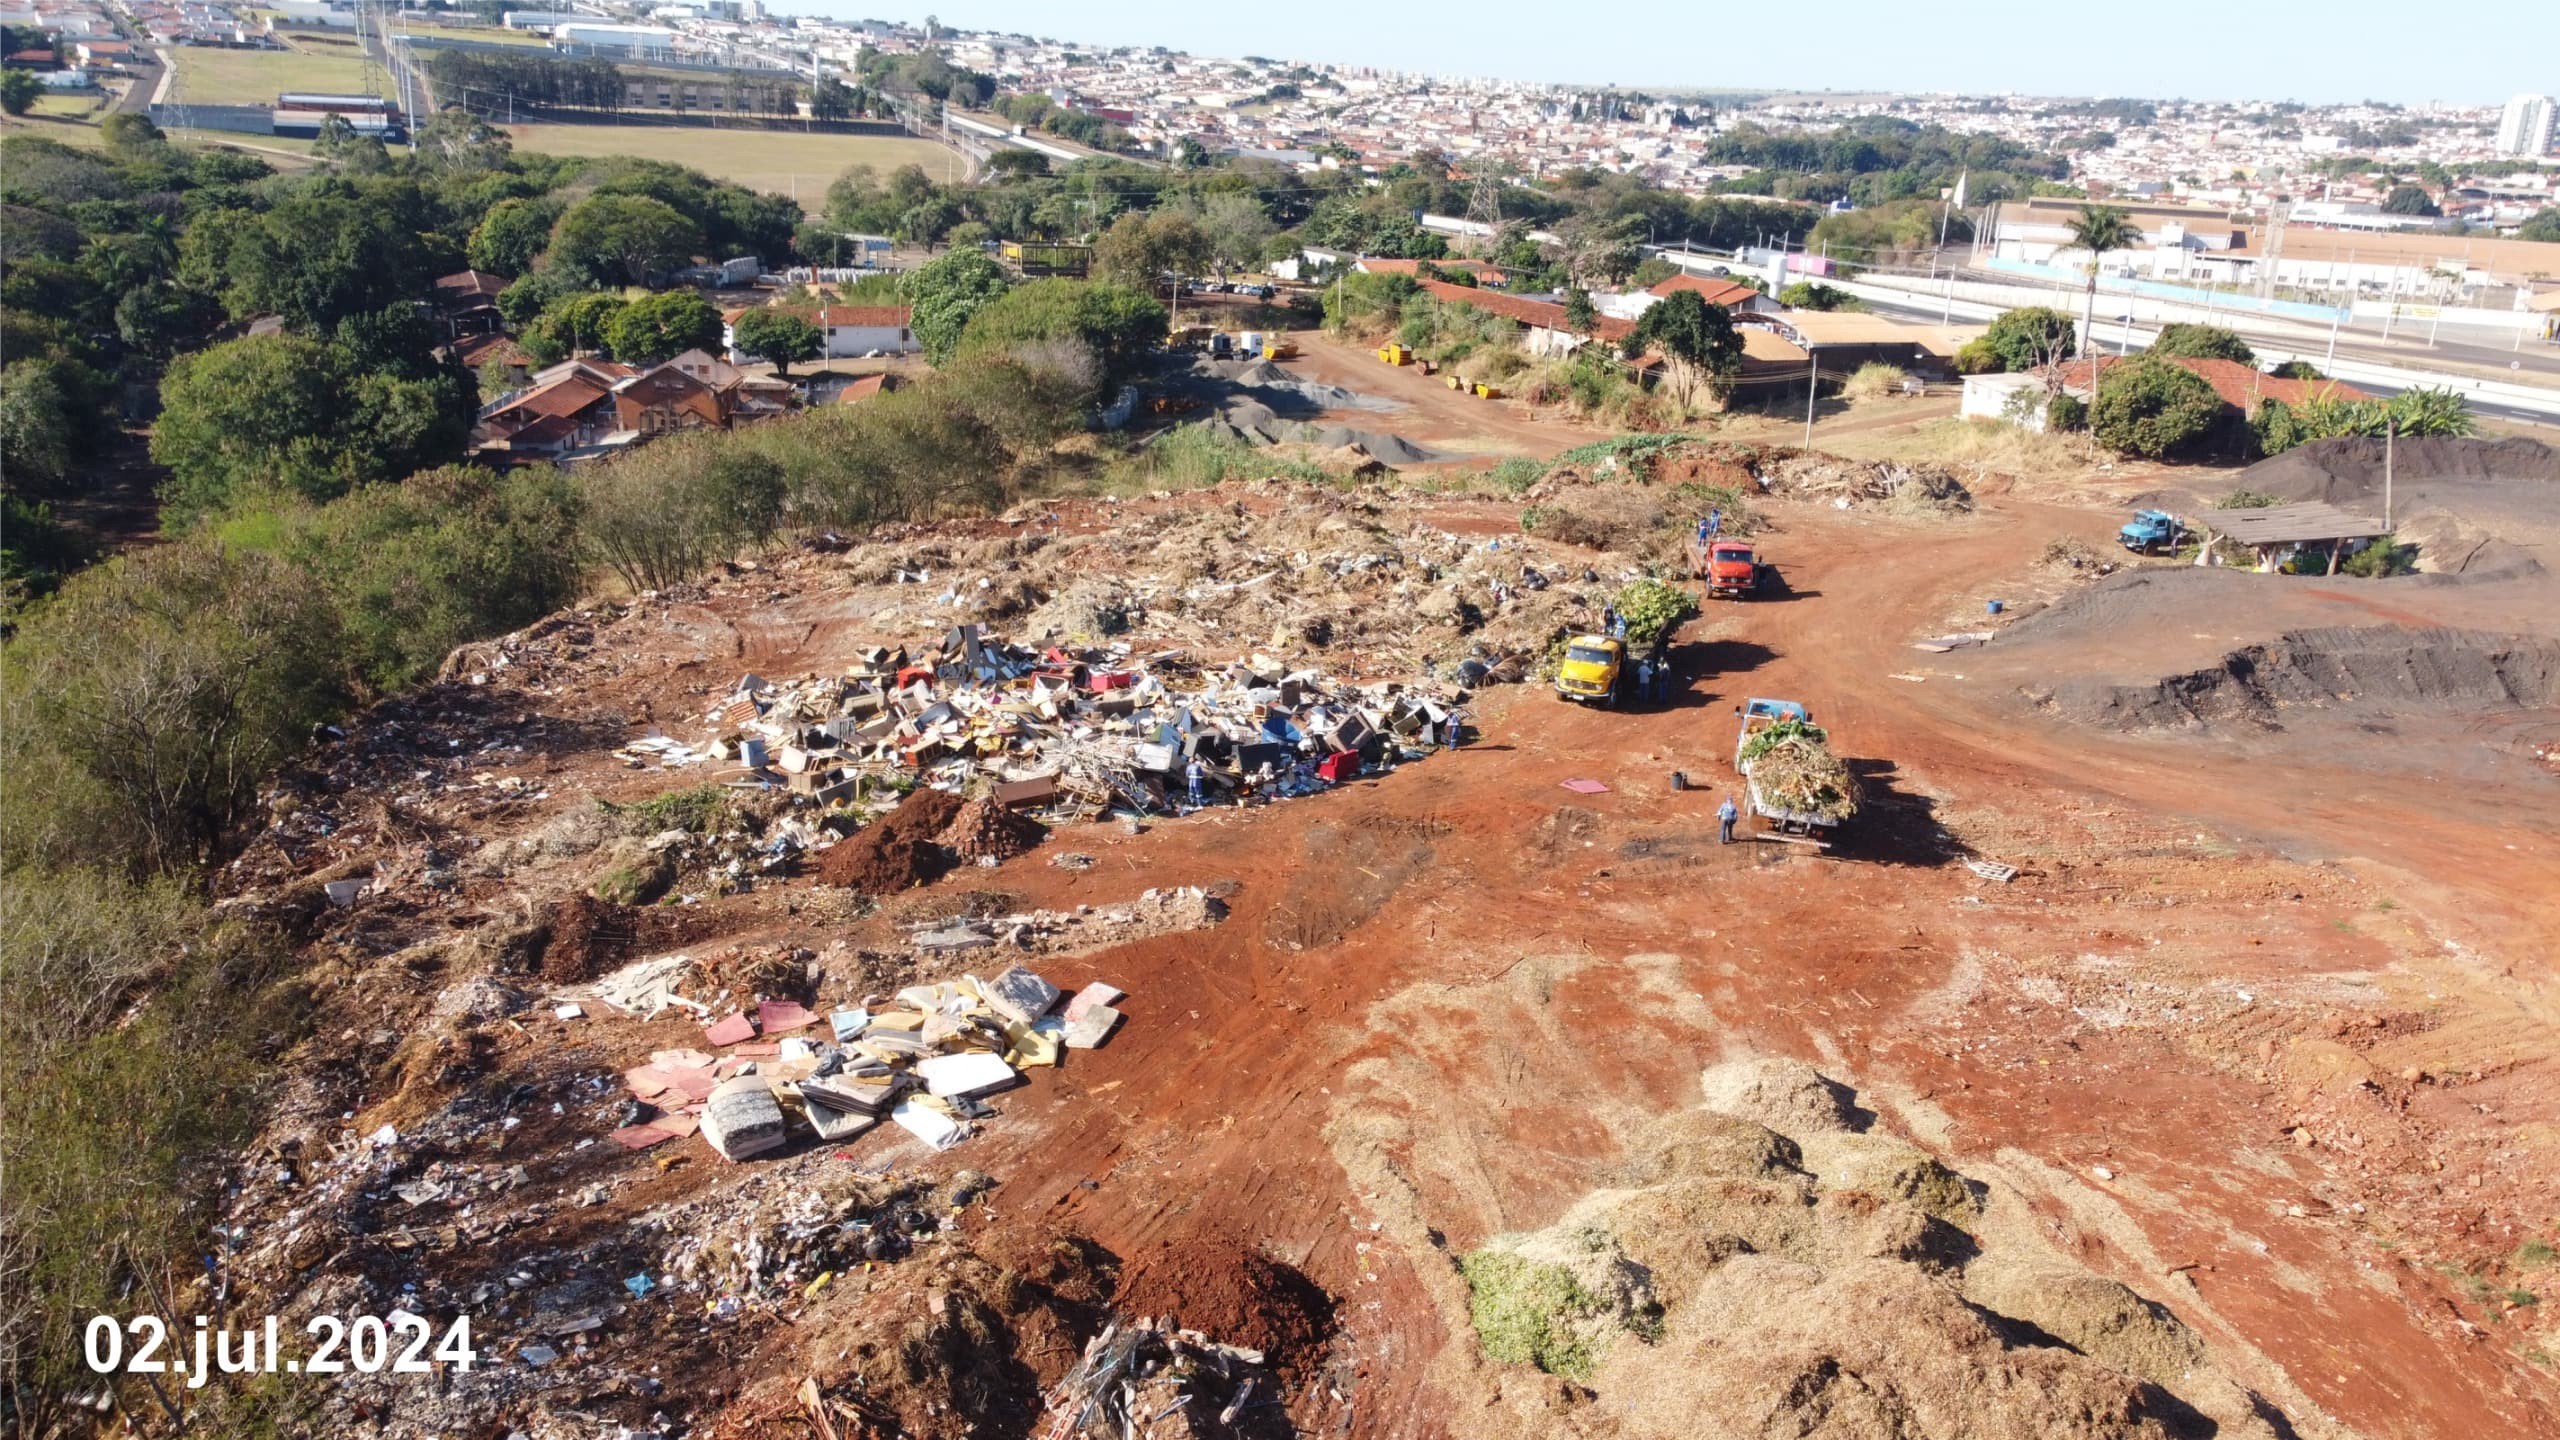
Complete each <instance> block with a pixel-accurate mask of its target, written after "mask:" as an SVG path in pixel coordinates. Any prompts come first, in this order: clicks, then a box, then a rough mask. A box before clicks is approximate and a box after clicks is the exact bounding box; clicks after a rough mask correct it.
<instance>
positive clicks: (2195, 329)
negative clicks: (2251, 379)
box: [2145, 320, 2258, 365]
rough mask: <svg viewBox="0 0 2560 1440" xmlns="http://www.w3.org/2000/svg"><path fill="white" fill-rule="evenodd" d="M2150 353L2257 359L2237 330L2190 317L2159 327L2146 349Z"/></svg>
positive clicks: (2246, 361) (2249, 362)
mask: <svg viewBox="0 0 2560 1440" xmlns="http://www.w3.org/2000/svg"><path fill="white" fill-rule="evenodd" d="M2145 353H2147V354H2152V355H2184V356H2186V357H2188V358H2190V359H2195V360H2236V361H2238V362H2239V363H2241V364H2243V365H2255V364H2257V363H2258V352H2257V351H2255V350H2252V349H2250V348H2249V342H2248V341H2246V340H2243V339H2241V338H2240V336H2239V335H2238V333H2237V332H2234V331H2231V330H2226V329H2224V328H2223V327H2221V326H2219V325H2198V324H2195V323H2193V322H2191V321H2185V320H2180V321H2175V322H2173V323H2171V324H2167V325H2163V326H2161V327H2160V338H2159V339H2157V340H2154V341H2152V342H2151V346H2150V349H2149V350H2148V351H2146V352H2145Z"/></svg>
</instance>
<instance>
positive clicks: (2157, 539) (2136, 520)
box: [2116, 510, 2187, 555]
mask: <svg viewBox="0 0 2560 1440" xmlns="http://www.w3.org/2000/svg"><path fill="white" fill-rule="evenodd" d="M2186 534H2187V527H2186V526H2185V525H2183V524H2181V523H2180V522H2179V520H2178V517H2177V516H2175V515H2172V514H2170V513H2169V512H2168V511H2166V510H2137V511H2135V512H2134V515H2133V519H2132V521H2131V522H2130V523H2128V524H2127V525H2126V526H2125V527H2124V528H2123V529H2121V530H2118V531H2117V532H2116V543H2117V544H2120V545H2122V546H2124V548H2126V549H2127V550H2130V551H2132V552H2133V553H2135V554H2136V555H2148V554H2150V553H2152V552H2153V551H2155V550H2166V549H2168V548H2170V547H2171V546H2173V545H2176V544H2177V543H2178V542H2179V541H2180V540H2183V539H2185V538H2186Z"/></svg>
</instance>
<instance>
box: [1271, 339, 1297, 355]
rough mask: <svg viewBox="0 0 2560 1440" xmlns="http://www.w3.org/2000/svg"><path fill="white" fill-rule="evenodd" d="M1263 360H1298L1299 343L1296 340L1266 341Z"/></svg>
mask: <svg viewBox="0 0 2560 1440" xmlns="http://www.w3.org/2000/svg"><path fill="white" fill-rule="evenodd" d="M1262 358H1263V359H1265V360H1295V359H1297V358H1298V342H1297V341H1295V340H1283V339H1278V338H1273V339H1270V340H1265V341H1263V342H1262Z"/></svg>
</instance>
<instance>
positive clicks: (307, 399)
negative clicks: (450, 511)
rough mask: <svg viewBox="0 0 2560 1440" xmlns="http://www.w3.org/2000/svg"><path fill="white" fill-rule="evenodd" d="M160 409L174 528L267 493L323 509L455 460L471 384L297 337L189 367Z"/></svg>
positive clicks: (204, 358) (468, 414)
mask: <svg viewBox="0 0 2560 1440" xmlns="http://www.w3.org/2000/svg"><path fill="white" fill-rule="evenodd" d="M160 399H161V410H160V419H159V422H158V423H157V424H156V425H154V426H153V427H152V432H151V458H152V459H154V460H157V461H159V462H160V463H161V464H162V465H165V466H167V467H168V468H169V478H168V479H167V480H166V481H165V482H164V483H163V485H162V487H161V498H162V501H163V504H164V506H165V507H166V513H167V515H168V518H169V519H170V520H171V521H172V522H173V523H177V524H185V523H187V522H189V521H192V520H194V519H196V518H198V517H200V516H202V515H204V514H206V513H208V512H211V511H216V510H220V509H222V508H224V507H226V506H228V505H230V504H231V503H232V502H233V501H235V500H237V499H240V498H243V497H247V496H251V495H257V494H262V493H266V492H268V491H270V490H274V491H281V492H284V493H286V494H290V495H298V496H300V497H302V498H305V499H310V500H326V499H329V498H331V497H333V496H336V495H339V494H342V493H344V492H345V491H346V490H347V489H348V488H349V487H351V486H354V485H359V484H365V483H370V482H374V481H381V480H394V479H398V478H399V477H401V476H403V475H407V474H409V473H410V472H411V471H414V470H421V469H425V468H427V467H429V466H432V465H440V464H443V463H445V462H447V461H450V460H454V459H457V458H459V457H460V456H461V454H462V450H463V447H464V445H465V444H467V443H468V442H469V440H470V434H471V420H472V412H473V408H474V401H473V391H472V386H471V383H470V381H469V379H468V378H467V377H464V376H461V375H457V374H453V373H448V372H444V371H440V370H439V371H430V372H426V373H421V374H411V375H404V374H402V373H400V372H399V371H397V370H390V369H381V368H377V367H376V366H374V365H372V364H368V363H365V362H363V361H360V360H359V359H358V358H357V357H355V356H354V355H352V354H351V353H350V352H349V350H348V349H347V347H345V346H341V345H337V344H333V343H329V342H324V341H319V340H313V339H309V338H307V337H303V336H297V335H264V336H251V337H249V338H246V339H241V340H233V341H229V342H227V343H225V344H221V345H216V346H213V347H212V348H210V349H207V350H201V351H198V352H196V353H195V354H192V355H186V356H181V357H180V358H179V359H178V360H177V361H176V362H175V363H174V364H172V365H171V366H170V367H169V374H168V378H167V379H166V380H164V381H163V382H162V383H161V387H160Z"/></svg>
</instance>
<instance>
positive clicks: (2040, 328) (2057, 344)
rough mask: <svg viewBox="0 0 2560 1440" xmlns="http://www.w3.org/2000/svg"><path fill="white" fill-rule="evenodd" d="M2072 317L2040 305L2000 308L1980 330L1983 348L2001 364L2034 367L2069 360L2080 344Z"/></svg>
mask: <svg viewBox="0 0 2560 1440" xmlns="http://www.w3.org/2000/svg"><path fill="white" fill-rule="evenodd" d="M2075 333H2076V330H2075V327H2074V325H2073V323H2072V320H2071V317H2070V316H2068V315H2065V314H2063V313H2062V312H2061V311H2059V310H2055V309H2052V308H2050V307H2048V306H2043V305H2029V306H2024V307H2021V308H2019V309H2016V310H2009V311H2004V312H2002V313H2001V314H2000V315H1999V316H1998V317H1997V318H1996V319H1994V320H1993V321H1992V322H1991V328H1990V329H1988V330H1985V331H1983V332H1982V340H1981V343H1982V345H1983V346H1984V348H1986V349H1988V350H1989V351H1991V353H1993V354H1995V355H1997V356H1999V357H2000V368H2001V369H2003V370H2009V371H2019V370H2033V369H2035V368H2036V367H2037V366H2039V365H2043V364H2046V363H2048V362H2051V361H2058V360H2068V359H2070V358H2071V356H2072V354H2073V353H2074V351H2076V350H2077V349H2078V348H2079V347H2078V345H2077V344H2076V343H2075V341H2074V338H2073V337H2074V335H2075Z"/></svg>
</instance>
